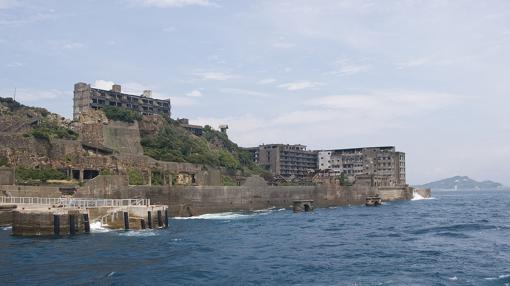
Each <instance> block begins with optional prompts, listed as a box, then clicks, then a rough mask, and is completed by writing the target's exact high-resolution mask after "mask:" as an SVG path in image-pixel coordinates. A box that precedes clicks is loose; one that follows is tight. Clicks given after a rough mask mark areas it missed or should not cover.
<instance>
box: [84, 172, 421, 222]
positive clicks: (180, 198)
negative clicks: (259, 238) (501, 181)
mask: <svg viewBox="0 0 510 286" xmlns="http://www.w3.org/2000/svg"><path fill="white" fill-rule="evenodd" d="M79 195H80V192H78V193H77V196H79ZM83 195H86V196H89V197H91V196H92V197H95V198H114V199H125V198H144V199H150V200H151V202H153V203H156V204H163V205H167V206H168V210H169V212H170V215H171V216H196V215H201V214H206V213H219V212H229V211H249V210H260V209H267V208H272V207H276V208H292V204H293V202H294V201H297V200H313V201H314V206H315V207H331V206H342V205H362V204H364V203H365V199H366V197H367V196H373V195H380V196H381V197H382V199H383V200H384V201H392V200H410V199H412V197H413V191H412V189H410V188H407V187H400V188H399V187H395V188H389V187H386V188H377V187H373V186H371V185H370V183H368V182H364V181H360V182H358V183H357V184H355V185H354V186H339V185H335V184H324V185H317V186H268V185H267V184H266V183H265V182H264V181H261V179H260V178H258V179H257V178H252V179H250V180H248V181H247V183H246V184H245V185H243V186H233V187H230V186H228V187H227V186H129V187H127V186H126V187H122V188H118V189H116V190H112V189H111V188H109V189H108V192H104V191H103V190H101V188H96V189H92V188H89V189H87V192H86V193H85V194H83Z"/></svg>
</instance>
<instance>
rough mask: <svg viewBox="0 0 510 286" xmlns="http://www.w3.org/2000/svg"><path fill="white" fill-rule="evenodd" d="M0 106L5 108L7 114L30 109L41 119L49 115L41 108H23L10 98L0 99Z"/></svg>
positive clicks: (23, 106)
mask: <svg viewBox="0 0 510 286" xmlns="http://www.w3.org/2000/svg"><path fill="white" fill-rule="evenodd" d="M0 104H1V105H3V106H5V107H7V108H8V109H9V112H16V111H18V110H22V109H25V108H30V109H31V110H33V111H35V112H37V113H39V114H40V115H41V116H42V117H46V116H48V115H50V114H51V113H50V112H49V111H48V110H46V109H44V108H41V107H28V106H25V105H23V104H21V103H19V102H17V101H16V100H14V99H12V98H10V97H7V98H6V97H0Z"/></svg>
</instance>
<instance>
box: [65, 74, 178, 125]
mask: <svg viewBox="0 0 510 286" xmlns="http://www.w3.org/2000/svg"><path fill="white" fill-rule="evenodd" d="M109 106H110V107H122V108H126V109H130V110H134V111H137V112H140V113H142V114H143V115H151V114H160V115H163V116H165V117H167V118H170V115H171V104H170V99H166V100H162V99H156V98H152V92H151V91H150V90H145V91H144V92H143V94H142V95H131V94H127V93H122V90H121V86H120V85H117V84H114V85H113V86H112V89H111V90H102V89H97V88H92V87H90V84H86V83H83V82H79V83H76V84H75V85H74V105H73V119H74V120H78V118H79V115H80V114H81V113H83V112H85V111H87V110H91V109H96V110H97V109H101V108H104V107H109Z"/></svg>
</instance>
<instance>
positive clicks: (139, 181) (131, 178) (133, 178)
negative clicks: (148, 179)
mask: <svg viewBox="0 0 510 286" xmlns="http://www.w3.org/2000/svg"><path fill="white" fill-rule="evenodd" d="M128 182H129V184H130V185H138V186H139V185H143V175H142V172H140V171H139V170H129V171H128Z"/></svg>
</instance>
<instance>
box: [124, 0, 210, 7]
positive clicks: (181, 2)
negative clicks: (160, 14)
mask: <svg viewBox="0 0 510 286" xmlns="http://www.w3.org/2000/svg"><path fill="white" fill-rule="evenodd" d="M134 2H135V3H138V4H141V5H143V6H148V7H160V8H169V7H183V6H192V5H196V6H209V5H211V4H212V3H211V2H210V1H209V0H134Z"/></svg>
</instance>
